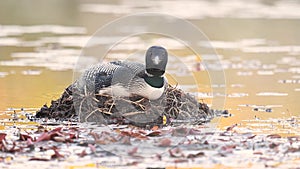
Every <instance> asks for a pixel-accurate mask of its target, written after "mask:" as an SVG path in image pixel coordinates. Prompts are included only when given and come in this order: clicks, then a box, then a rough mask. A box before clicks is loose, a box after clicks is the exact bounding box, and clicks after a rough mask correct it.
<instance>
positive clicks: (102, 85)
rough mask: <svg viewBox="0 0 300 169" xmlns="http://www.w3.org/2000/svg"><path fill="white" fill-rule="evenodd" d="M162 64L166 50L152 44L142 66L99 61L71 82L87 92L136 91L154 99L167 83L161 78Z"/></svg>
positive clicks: (128, 92) (164, 61)
mask: <svg viewBox="0 0 300 169" xmlns="http://www.w3.org/2000/svg"><path fill="white" fill-rule="evenodd" d="M166 63H167V52H166V50H165V49H164V48H162V47H158V46H152V47H150V48H149V49H148V50H147V53H146V65H143V64H141V63H137V62H130V61H115V62H109V63H101V64H98V65H96V66H93V67H91V68H89V69H87V70H86V71H85V72H84V73H83V75H82V76H81V77H80V78H79V79H78V81H77V82H76V84H75V85H76V86H77V88H79V89H81V90H88V91H89V92H95V93H100V94H103V93H106V94H111V95H115V96H130V95H132V94H137V95H141V96H143V97H146V98H149V99H151V100H155V99H158V98H159V97H161V95H162V94H163V93H164V91H165V88H166V86H167V80H166V78H164V77H163V74H164V72H165V67H166Z"/></svg>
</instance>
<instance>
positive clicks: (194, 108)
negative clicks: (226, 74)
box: [36, 85, 213, 126]
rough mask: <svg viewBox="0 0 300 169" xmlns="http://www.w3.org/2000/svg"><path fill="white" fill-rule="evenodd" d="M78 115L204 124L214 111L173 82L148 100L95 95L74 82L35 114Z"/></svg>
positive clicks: (85, 119) (142, 122)
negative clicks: (83, 90) (80, 89)
mask: <svg viewBox="0 0 300 169" xmlns="http://www.w3.org/2000/svg"><path fill="white" fill-rule="evenodd" d="M77 116H78V117H79V120H80V122H98V123H102V124H112V123H116V124H132V125H136V126H147V125H162V124H165V123H167V124H170V123H174V124H175V123H192V124H201V123H204V122H207V121H209V120H210V119H211V118H212V117H213V111H212V110H211V109H209V107H208V106H207V105H206V104H205V103H199V102H198V101H197V100H196V99H195V98H194V97H192V96H191V95H189V94H186V93H184V92H183V91H182V90H180V89H177V88H174V87H172V86H170V85H169V86H168V87H167V90H166V91H165V94H164V95H163V96H162V97H161V98H160V99H158V100H148V99H147V98H144V97H141V96H138V95H134V96H131V97H112V96H111V95H100V94H96V95H95V94H93V93H87V92H82V91H79V90H76V88H74V87H73V86H72V85H71V86H69V87H68V88H67V89H66V90H65V92H64V93H63V94H62V96H61V98H59V99H58V100H56V101H52V102H51V106H50V107H47V106H46V105H44V106H43V107H42V108H41V110H40V111H38V112H37V114H36V117H37V118H42V117H47V118H54V119H59V120H65V119H69V118H72V117H77ZM163 119H165V121H164V120H163Z"/></svg>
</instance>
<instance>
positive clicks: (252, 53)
mask: <svg viewBox="0 0 300 169" xmlns="http://www.w3.org/2000/svg"><path fill="white" fill-rule="evenodd" d="M139 12H157V13H163V14H168V15H172V16H175V17H178V18H181V19H184V20H187V21H189V22H191V23H192V24H194V25H195V26H197V28H199V29H200V30H201V31H202V32H203V33H204V34H205V35H206V36H207V37H208V39H209V40H210V44H211V45H208V44H207V43H203V39H201V38H199V42H198V43H197V44H198V45H199V47H201V48H204V49H205V48H207V49H210V50H214V49H215V50H216V52H217V54H218V58H219V60H218V62H221V64H222V69H223V70H224V73H225V78H226V84H225V86H222V87H223V88H224V87H225V89H226V93H225V94H224V97H225V98H226V100H224V104H225V105H224V108H225V109H228V110H229V111H230V112H231V113H232V114H233V115H234V116H233V117H230V118H222V119H218V120H219V121H218V124H219V126H220V127H224V126H227V125H230V124H233V123H241V124H246V125H248V126H251V125H252V127H255V124H252V121H251V120H256V119H277V120H278V119H281V118H290V119H291V120H295V119H297V118H298V117H299V114H300V105H299V104H298V102H299V101H298V100H297V99H298V98H299V96H300V85H299V84H300V57H299V55H300V33H299V28H300V2H299V1H296V0H294V1H292V0H253V1H246V0H232V1H226V0H200V1H199V0H187V1H183V0H174V1H171V0H142V1H135V0H99V1H96V0H73V1H69V0H22V1H19V0H1V1H0V111H3V112H4V111H5V110H8V109H10V108H16V109H19V108H25V109H32V108H33V109H34V110H36V109H38V108H39V107H41V106H42V105H43V104H45V103H48V105H49V104H50V101H51V100H52V99H57V98H58V97H59V96H60V94H61V93H62V92H63V90H64V89H65V88H66V87H67V86H68V85H69V84H71V83H72V82H73V69H74V67H75V66H76V63H77V62H78V56H80V54H81V52H82V48H83V47H84V46H85V45H86V44H87V42H88V40H89V39H90V37H91V36H92V35H93V34H94V33H95V32H96V31H97V30H98V29H99V28H101V27H102V26H104V25H106V24H107V23H109V22H112V21H114V20H115V19H118V18H120V17H122V16H126V15H130V14H135V13H139ZM159 26H160V25H159V24H157V27H159ZM128 29H139V28H131V27H130V25H128ZM141 29H142V28H141ZM162 29H164V28H162ZM170 29H177V30H180V31H182V32H183V34H184V33H185V31H186V30H185V28H184V27H180V26H179V27H174V28H170ZM148 39H151V42H149V40H148ZM195 39H196V40H197V37H195ZM147 40H148V41H147ZM111 41H114V36H113V35H107V37H105V38H103V39H102V42H101V43H102V44H108V42H111ZM144 42H147V44H160V45H161V44H162V45H164V46H167V48H168V50H169V52H170V54H171V55H173V56H176V58H179V60H180V61H178V62H177V61H176V59H175V60H172V64H169V66H168V78H169V79H170V81H171V82H172V83H173V84H176V83H178V84H179V85H180V87H181V88H183V89H184V90H186V91H188V92H192V93H194V94H196V96H197V97H198V99H199V100H203V101H204V102H206V103H209V104H210V103H211V101H212V99H213V98H214V97H216V95H215V94H214V93H212V88H213V87H214V86H213V84H211V80H210V79H211V77H210V75H209V74H208V72H207V69H206V66H209V65H206V66H204V64H202V62H203V60H205V59H207V60H209V56H207V55H205V54H201V53H200V55H199V56H197V57H195V55H194V54H195V53H193V51H192V50H191V49H189V48H188V47H186V46H185V45H184V44H182V43H180V42H179V41H178V40H176V39H170V38H165V37H161V36H157V35H144V36H133V37H130V38H127V39H126V40H124V41H122V42H118V44H117V45H115V46H114V47H113V48H111V50H110V52H109V53H108V54H107V55H108V57H107V60H115V59H124V58H126V56H127V55H129V54H132V53H141V54H143V52H144V51H145V50H146V47H147V45H143V43H144ZM180 58H181V59H180ZM216 62H217V61H216ZM182 63H185V64H186V65H185V66H184V67H182V66H180V65H182ZM210 63H211V62H210ZM212 64H213V62H212ZM187 76H191V77H194V80H193V79H187ZM195 77H196V80H195ZM276 122H278V121H274V120H273V121H271V122H270V123H271V125H273V123H276ZM286 132H291V131H286Z"/></svg>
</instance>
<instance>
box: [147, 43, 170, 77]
mask: <svg viewBox="0 0 300 169" xmlns="http://www.w3.org/2000/svg"><path fill="white" fill-rule="evenodd" d="M167 62H168V52H167V50H166V49H165V48H163V47H161V46H152V47H150V48H149V49H148V50H147V52H146V72H147V73H148V74H149V75H152V76H162V75H163V74H164V73H165V70H166V66H167Z"/></svg>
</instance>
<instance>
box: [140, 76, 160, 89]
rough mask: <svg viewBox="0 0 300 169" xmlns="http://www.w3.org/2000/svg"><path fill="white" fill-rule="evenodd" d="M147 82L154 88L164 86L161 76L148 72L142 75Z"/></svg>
mask: <svg viewBox="0 0 300 169" xmlns="http://www.w3.org/2000/svg"><path fill="white" fill-rule="evenodd" d="M144 79H145V81H146V83H147V84H149V85H150V86H152V87H155V88H161V87H163V86H164V83H165V82H164V77H163V76H149V75H148V74H147V75H146V77H144Z"/></svg>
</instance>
